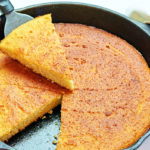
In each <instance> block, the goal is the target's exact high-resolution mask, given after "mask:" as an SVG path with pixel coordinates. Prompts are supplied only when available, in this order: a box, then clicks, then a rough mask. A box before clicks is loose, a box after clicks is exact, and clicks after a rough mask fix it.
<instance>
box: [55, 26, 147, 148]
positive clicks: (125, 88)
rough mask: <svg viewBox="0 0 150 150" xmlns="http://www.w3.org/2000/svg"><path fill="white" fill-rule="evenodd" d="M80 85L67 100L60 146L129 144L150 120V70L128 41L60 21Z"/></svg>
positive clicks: (68, 56)
mask: <svg viewBox="0 0 150 150" xmlns="http://www.w3.org/2000/svg"><path fill="white" fill-rule="evenodd" d="M55 28H56V32H57V33H58V34H59V36H60V39H61V42H62V45H63V46H64V48H65V50H66V57H67V60H68V63H69V66H70V71H71V75H72V77H73V80H74V84H75V90H74V91H73V93H72V94H66V95H65V96H64V97H63V100H62V108H61V129H60V130H61V133H60V136H59V142H58V145H57V149H107V150H109V149H110V150H113V149H114V150H117V149H118V150H119V149H122V148H127V147H128V146H130V145H132V144H133V143H134V142H135V141H136V140H137V139H139V138H140V137H141V136H142V135H143V134H144V133H145V132H146V131H147V130H148V129H149V125H150V110H149V108H150V71H149V68H148V66H147V64H146V62H145V60H144V59H143V57H142V56H141V54H140V53H139V52H138V51H137V50H136V49H135V48H134V47H132V46H131V45H130V44H128V43H127V42H126V41H124V40H122V39H120V38H118V37H116V36H114V35H112V34H110V33H107V32H105V31H103V30H100V29H96V28H94V27H88V26H85V25H80V24H55Z"/></svg>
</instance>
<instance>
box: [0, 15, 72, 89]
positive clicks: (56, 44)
mask: <svg viewBox="0 0 150 150" xmlns="http://www.w3.org/2000/svg"><path fill="white" fill-rule="evenodd" d="M0 50H1V51H2V52H4V53H6V54H8V55H9V56H10V57H12V58H13V59H16V60H18V61H19V62H21V63H22V64H24V65H25V66H27V67H29V68H31V69H32V70H33V71H34V72H36V73H40V74H41V75H43V76H45V77H46V78H47V79H50V80H52V81H54V82H56V83H58V84H59V85H61V86H63V87H66V88H68V89H70V90H72V89H73V81H72V80H71V77H70V71H69V69H68V63H67V61H66V57H65V51H64V50H63V49H62V47H61V44H60V41H59V38H58V36H57V34H56V32H55V29H54V25H53V24H52V20H51V15H50V14H48V15H44V16H40V17H37V18H35V19H33V20H31V21H29V22H27V23H25V24H23V25H21V26H19V27H18V28H16V29H15V30H13V31H12V32H11V33H10V34H9V35H8V36H7V37H6V38H4V39H3V40H2V41H1V43H0Z"/></svg>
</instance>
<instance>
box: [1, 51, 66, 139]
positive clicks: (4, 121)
mask: <svg viewBox="0 0 150 150" xmlns="http://www.w3.org/2000/svg"><path fill="white" fill-rule="evenodd" d="M64 92H65V90H64V89H63V88H61V87H59V86H58V85H56V84H54V83H51V82H50V81H48V80H46V79H45V78H44V77H41V76H40V75H38V74H35V73H33V72H32V71H31V70H30V69H28V68H26V67H24V66H23V65H21V64H20V63H18V62H17V61H14V60H12V59H11V58H9V57H8V56H6V55H4V54H2V53H1V52H0V140H1V141H7V140H8V139H9V138H10V137H11V136H13V135H15V134H16V133H18V132H19V131H20V130H23V129H24V128H25V127H26V126H27V125H29V124H30V123H32V122H33V121H36V120H37V119H38V118H39V117H42V116H43V115H44V114H45V113H47V112H49V111H50V110H52V109H53V108H54V107H56V106H57V105H59V104H60V103H61V98H62V93H64Z"/></svg>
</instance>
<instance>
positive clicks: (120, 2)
mask: <svg viewBox="0 0 150 150" xmlns="http://www.w3.org/2000/svg"><path fill="white" fill-rule="evenodd" d="M54 1H68V0H52V2H54ZM70 1H74V2H84V3H91V4H96V5H100V6H103V7H106V8H110V9H112V10H115V11H118V12H120V13H122V14H125V15H129V13H130V11H131V10H133V9H134V10H135V9H136V10H142V11H145V12H146V13H148V14H149V15H150V0H77V1H76V0H70ZM11 2H12V4H13V5H14V7H15V9H17V8H21V7H25V6H29V5H33V4H38V3H45V2H51V1H50V0H11ZM138 150H150V137H149V139H147V140H146V141H145V142H144V143H143V145H142V146H141V147H140V148H139V149H138Z"/></svg>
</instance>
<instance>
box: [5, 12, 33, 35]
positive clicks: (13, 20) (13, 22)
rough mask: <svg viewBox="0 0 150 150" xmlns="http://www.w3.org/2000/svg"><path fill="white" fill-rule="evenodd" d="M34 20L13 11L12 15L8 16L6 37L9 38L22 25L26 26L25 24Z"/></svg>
mask: <svg viewBox="0 0 150 150" xmlns="http://www.w3.org/2000/svg"><path fill="white" fill-rule="evenodd" d="M32 19H33V17H31V16H29V15H26V14H21V13H17V12H15V11H12V12H11V13H9V14H7V15H6V23H5V27H4V35H5V36H7V35H8V34H9V33H10V32H11V31H12V30H14V29H15V28H17V27H18V26H20V25H21V24H24V23H25V22H27V21H30V20H32Z"/></svg>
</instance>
